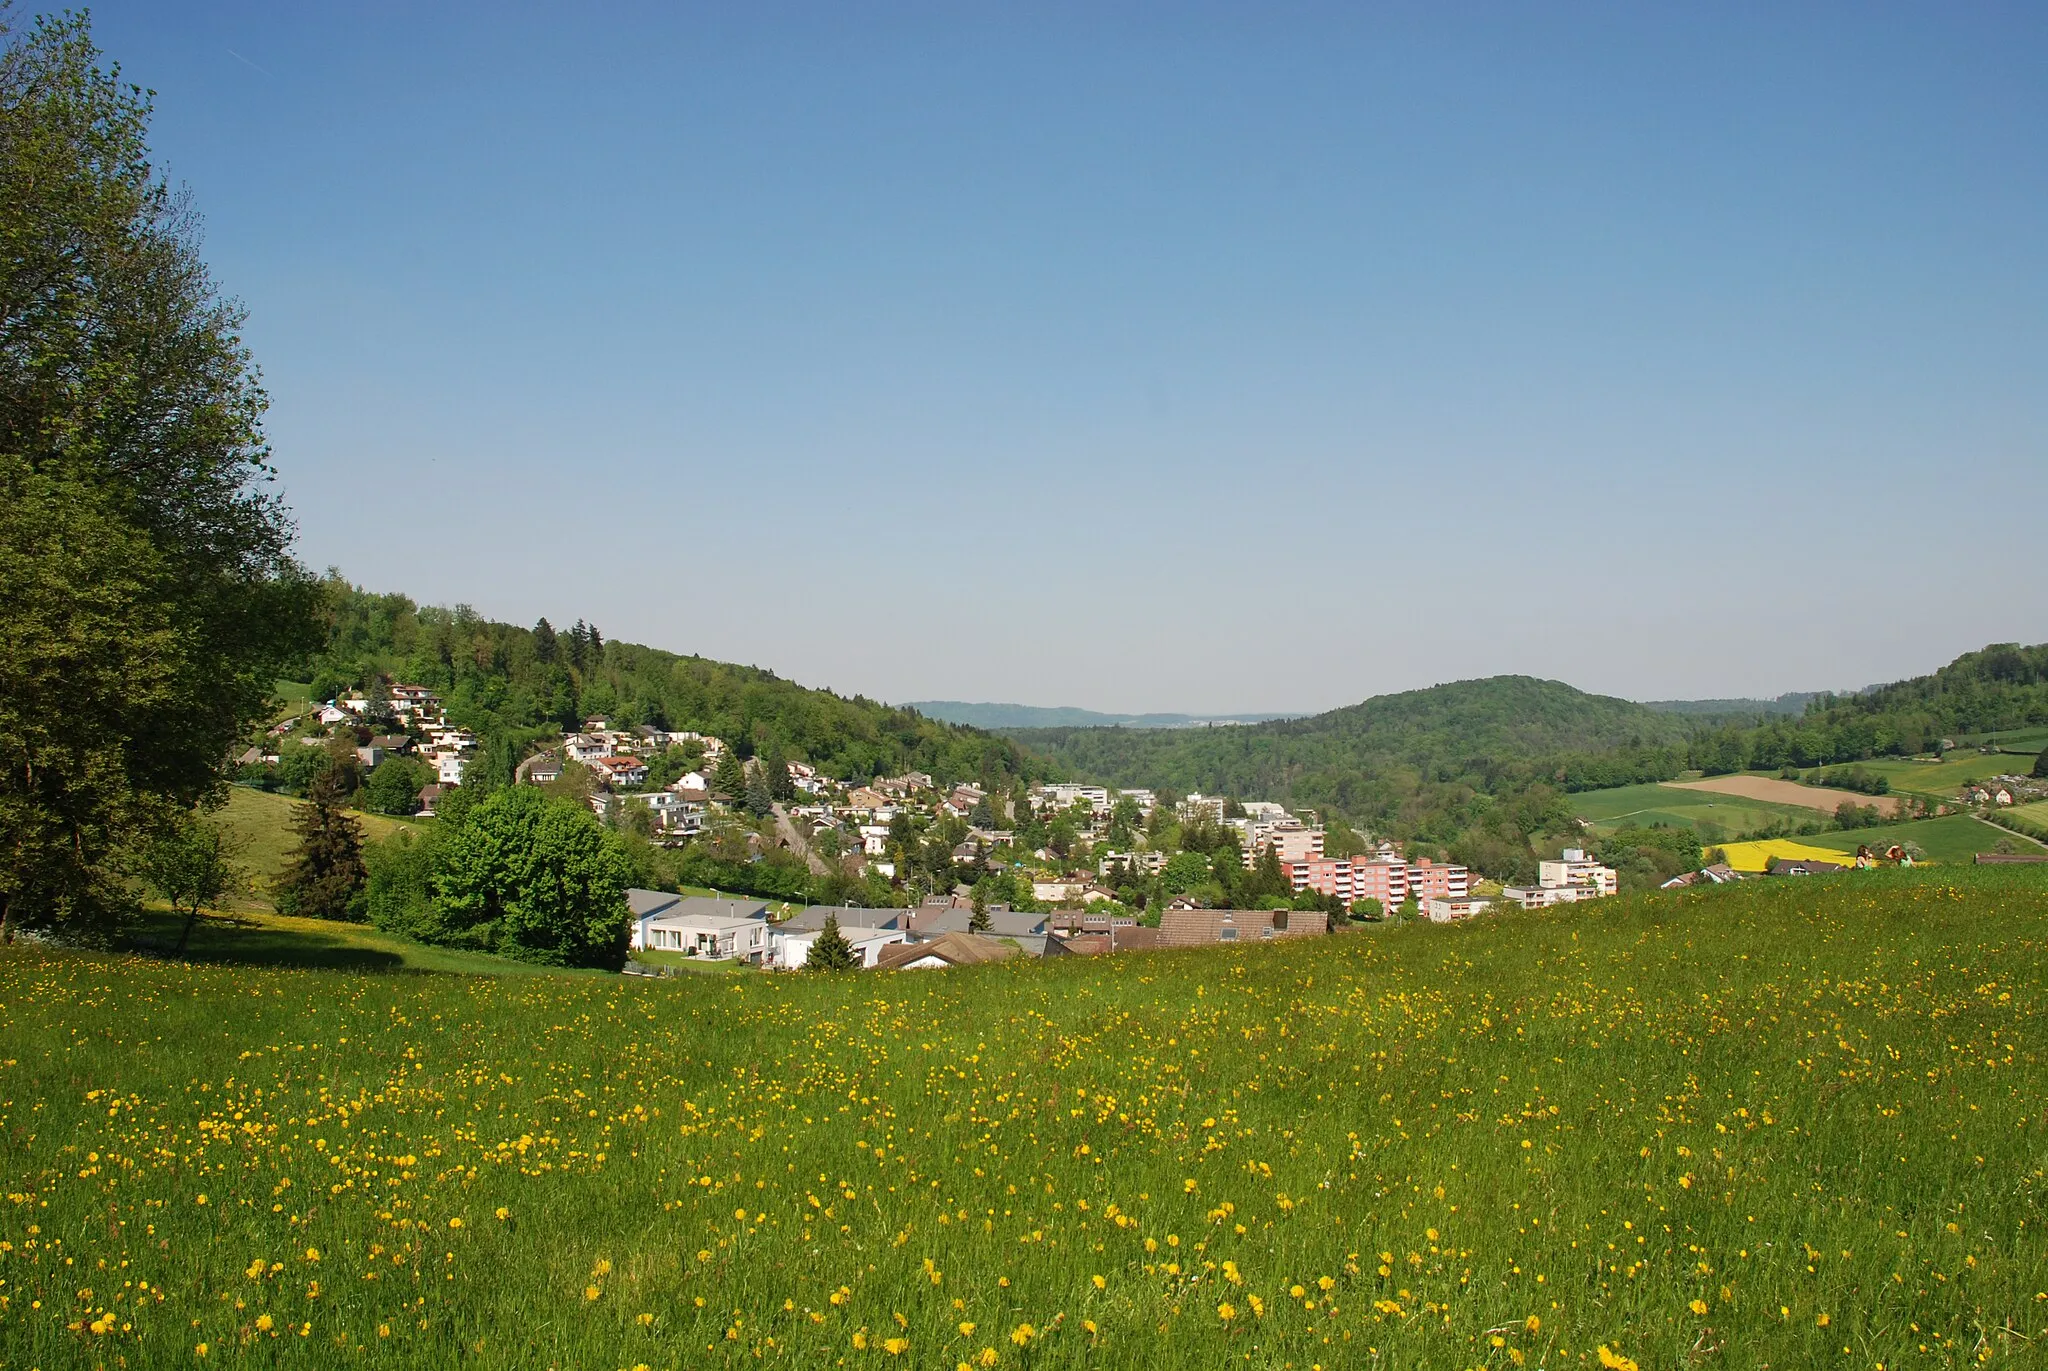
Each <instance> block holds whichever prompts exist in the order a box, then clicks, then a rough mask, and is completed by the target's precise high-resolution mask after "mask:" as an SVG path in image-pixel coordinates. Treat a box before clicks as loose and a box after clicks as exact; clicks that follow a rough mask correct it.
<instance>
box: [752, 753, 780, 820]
mask: <svg viewBox="0 0 2048 1371" xmlns="http://www.w3.org/2000/svg"><path fill="white" fill-rule="evenodd" d="M746 788H747V812H748V813H749V814H752V815H753V816H754V817H755V818H757V819H759V818H763V817H765V816H767V815H769V814H772V813H774V811H775V803H774V797H773V796H772V795H770V794H769V791H768V771H767V768H765V767H763V766H762V765H761V764H760V763H759V762H756V763H754V765H752V766H750V767H748V768H747V780H746Z"/></svg>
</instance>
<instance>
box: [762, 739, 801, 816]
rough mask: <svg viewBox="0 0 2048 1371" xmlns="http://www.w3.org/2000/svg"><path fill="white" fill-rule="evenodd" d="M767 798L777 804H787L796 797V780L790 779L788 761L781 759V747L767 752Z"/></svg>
mask: <svg viewBox="0 0 2048 1371" xmlns="http://www.w3.org/2000/svg"><path fill="white" fill-rule="evenodd" d="M768 798H769V799H771V800H774V801H776V802H777V803H778V804H788V803H789V802H790V801H791V800H794V799H795V798H796V782H795V781H793V780H791V779H790V775H789V763H788V762H787V761H785V760H784V759H783V756H782V749H781V748H776V749H775V750H774V751H772V752H770V753H769V754H768Z"/></svg>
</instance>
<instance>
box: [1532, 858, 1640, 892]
mask: <svg viewBox="0 0 2048 1371" xmlns="http://www.w3.org/2000/svg"><path fill="white" fill-rule="evenodd" d="M1536 879H1537V881H1538V882H1539V883H1540V884H1542V885H1544V886H1546V887H1549V888H1550V889H1553V890H1555V889H1559V888H1562V887H1566V886H1575V885H1581V886H1593V887H1594V888H1596V889H1597V890H1598V891H1599V892H1600V893H1601V894H1602V895H1613V894H1616V893H1618V892H1619V891H1620V889H1621V877H1620V875H1619V874H1618V873H1616V871H1615V869H1614V868H1613V867H1611V866H1602V865H1601V864H1600V863H1599V862H1596V861H1592V860H1590V859H1589V858H1588V857H1587V856H1586V854H1585V851H1584V849H1582V848H1576V847H1568V848H1566V849H1565V850H1564V856H1563V859H1562V860H1560V861H1555V862H1538V863H1537V864H1536Z"/></svg>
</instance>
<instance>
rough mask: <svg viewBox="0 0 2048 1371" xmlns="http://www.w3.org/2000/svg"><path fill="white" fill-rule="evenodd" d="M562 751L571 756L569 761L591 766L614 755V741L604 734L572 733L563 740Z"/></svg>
mask: <svg viewBox="0 0 2048 1371" xmlns="http://www.w3.org/2000/svg"><path fill="white" fill-rule="evenodd" d="M562 750H563V751H564V752H566V753H568V754H569V760H570V761H572V762H580V763H582V764H583V765H584V766H589V765H590V764H591V763H592V762H594V761H596V760H598V759H599V758H600V757H609V756H611V755H612V740H611V739H610V738H608V737H606V736H605V735H604V734H602V733H571V734H570V735H569V736H568V737H566V738H564V739H563V740H562Z"/></svg>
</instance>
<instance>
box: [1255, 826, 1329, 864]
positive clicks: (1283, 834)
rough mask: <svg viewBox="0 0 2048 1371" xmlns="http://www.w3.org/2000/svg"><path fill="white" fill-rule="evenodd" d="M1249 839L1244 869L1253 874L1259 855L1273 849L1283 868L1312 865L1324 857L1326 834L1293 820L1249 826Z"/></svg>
mask: <svg viewBox="0 0 2048 1371" xmlns="http://www.w3.org/2000/svg"><path fill="white" fill-rule="evenodd" d="M1245 829H1246V836H1247V838H1248V839H1249V841H1248V842H1246V843H1245V847H1244V865H1245V869H1246V870H1247V871H1249V870H1250V869H1251V868H1252V867H1254V866H1256V865H1258V861H1259V853H1260V852H1262V851H1264V850H1265V849H1266V848H1268V847H1270V848H1272V849H1273V852H1274V854H1275V855H1276V856H1278V857H1279V858H1280V864H1281V865H1282V866H1285V865H1287V863H1289V862H1300V861H1309V860H1312V859H1314V858H1318V857H1321V856H1322V855H1323V837H1324V834H1323V830H1322V829H1320V828H1310V827H1308V826H1307V825H1305V824H1301V823H1298V822H1296V821H1295V820H1293V819H1286V820H1283V821H1281V822H1279V823H1269V822H1265V821H1260V822H1257V823H1250V824H1247V825H1246V826H1245Z"/></svg>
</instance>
